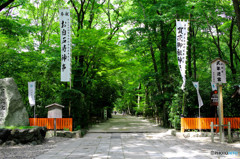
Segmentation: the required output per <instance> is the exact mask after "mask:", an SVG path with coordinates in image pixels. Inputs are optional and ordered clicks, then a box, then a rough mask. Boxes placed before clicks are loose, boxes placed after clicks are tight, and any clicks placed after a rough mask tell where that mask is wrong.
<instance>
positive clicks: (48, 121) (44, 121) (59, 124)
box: [29, 118, 72, 131]
mask: <svg viewBox="0 0 240 159" xmlns="http://www.w3.org/2000/svg"><path fill="white" fill-rule="evenodd" d="M34 120H35V121H34ZM29 123H30V126H45V127H46V128H47V129H54V118H29ZM56 128H57V130H63V129H69V130H70V131H72V118H57V119H56Z"/></svg>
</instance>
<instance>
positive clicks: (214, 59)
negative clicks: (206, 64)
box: [211, 57, 228, 64]
mask: <svg viewBox="0 0 240 159" xmlns="http://www.w3.org/2000/svg"><path fill="white" fill-rule="evenodd" d="M217 60H220V61H222V62H223V63H225V64H228V62H227V61H225V60H223V59H221V58H220V57H218V58H216V59H214V60H213V61H211V64H212V63H214V62H215V61H217Z"/></svg>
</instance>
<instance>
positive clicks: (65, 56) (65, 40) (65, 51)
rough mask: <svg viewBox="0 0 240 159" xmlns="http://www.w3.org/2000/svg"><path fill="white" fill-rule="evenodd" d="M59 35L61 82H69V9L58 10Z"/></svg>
mask: <svg viewBox="0 0 240 159" xmlns="http://www.w3.org/2000/svg"><path fill="white" fill-rule="evenodd" d="M59 21H60V33H61V81H63V82H70V81H71V60H72V48H71V46H72V44H71V24H70V9H59Z"/></svg>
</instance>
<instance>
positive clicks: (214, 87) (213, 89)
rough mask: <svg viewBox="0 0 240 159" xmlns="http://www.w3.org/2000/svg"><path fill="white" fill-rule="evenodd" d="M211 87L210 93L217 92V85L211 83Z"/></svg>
mask: <svg viewBox="0 0 240 159" xmlns="http://www.w3.org/2000/svg"><path fill="white" fill-rule="evenodd" d="M211 86H212V91H215V90H217V84H216V83H213V82H211Z"/></svg>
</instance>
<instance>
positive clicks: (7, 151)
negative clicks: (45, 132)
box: [0, 137, 69, 159]
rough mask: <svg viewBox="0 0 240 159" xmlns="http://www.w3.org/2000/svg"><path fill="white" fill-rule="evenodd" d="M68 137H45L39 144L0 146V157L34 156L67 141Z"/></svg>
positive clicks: (15, 158) (10, 158) (23, 157)
mask: <svg viewBox="0 0 240 159" xmlns="http://www.w3.org/2000/svg"><path fill="white" fill-rule="evenodd" d="M67 140H69V138H62V137H51V138H48V139H45V141H44V143H43V144H41V145H32V144H28V145H15V146H0V158H1V159H30V158H35V157H37V156H39V155H41V154H43V153H45V152H47V151H49V150H50V149H53V148H55V147H56V146H57V144H60V143H61V142H64V141H67Z"/></svg>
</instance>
